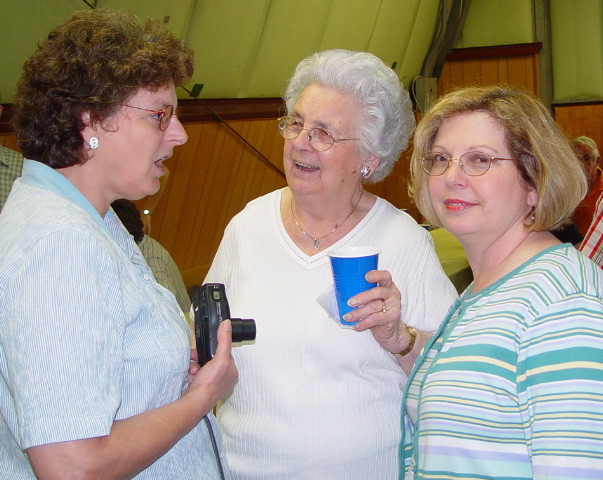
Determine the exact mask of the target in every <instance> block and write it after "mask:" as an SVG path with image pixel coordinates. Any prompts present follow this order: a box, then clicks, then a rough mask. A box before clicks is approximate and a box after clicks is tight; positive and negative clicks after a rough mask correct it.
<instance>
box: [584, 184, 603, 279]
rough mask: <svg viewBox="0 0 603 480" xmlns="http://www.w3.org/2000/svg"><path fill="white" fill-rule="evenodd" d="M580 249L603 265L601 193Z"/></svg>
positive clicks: (602, 195)
mask: <svg viewBox="0 0 603 480" xmlns="http://www.w3.org/2000/svg"><path fill="white" fill-rule="evenodd" d="M580 251H581V252H582V253H583V254H584V255H586V256H587V257H589V258H590V259H591V260H592V261H593V262H595V263H596V264H597V265H599V266H600V267H603V193H601V195H600V196H599V201H598V202H597V209H596V210H595V215H594V217H593V221H592V223H591V224H590V227H589V228H588V230H587V232H586V235H585V236H584V241H583V242H582V243H581V244H580Z"/></svg>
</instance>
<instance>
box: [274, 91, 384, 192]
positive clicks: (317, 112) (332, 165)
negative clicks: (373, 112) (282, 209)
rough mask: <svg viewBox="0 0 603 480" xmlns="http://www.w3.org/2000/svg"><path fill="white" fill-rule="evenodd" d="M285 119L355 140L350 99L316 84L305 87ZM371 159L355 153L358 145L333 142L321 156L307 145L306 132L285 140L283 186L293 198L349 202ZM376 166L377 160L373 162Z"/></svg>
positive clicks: (308, 127) (356, 135) (351, 101)
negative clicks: (315, 195) (284, 182)
mask: <svg viewBox="0 0 603 480" xmlns="http://www.w3.org/2000/svg"><path fill="white" fill-rule="evenodd" d="M289 115H290V116H291V117H293V118H294V119H295V120H296V121H297V122H299V123H300V124H302V125H303V128H305V129H308V130H310V129H312V128H314V127H321V128H323V129H325V130H327V131H328V132H330V133H331V134H332V135H333V136H334V137H335V138H357V137H358V128H357V126H356V121H357V120H358V118H357V117H358V114H357V109H356V105H355V102H354V100H353V98H351V97H350V96H348V95H344V94H342V93H340V92H339V91H337V90H335V89H333V88H330V87H324V86H322V85H318V84H312V85H310V86H308V87H307V88H306V89H305V90H304V91H303V92H302V94H301V95H300V96H299V98H298V100H297V102H296V103H295V105H294V107H293V109H292V110H291V112H289ZM367 159H368V160H369V163H368V165H371V168H372V170H373V171H374V168H375V167H376V163H375V159H374V158H369V155H368V154H366V153H365V154H363V153H361V151H360V150H359V147H358V142H357V141H355V140H347V141H343V142H335V144H333V146H332V147H331V148H329V149H328V150H326V151H324V152H319V151H316V150H315V149H314V148H313V147H312V145H310V142H309V138H308V132H307V130H302V132H301V133H300V134H299V136H298V137H297V138H295V139H294V140H285V147H284V150H283V163H284V168H285V175H286V177H287V183H288V184H289V187H290V188H291V191H292V192H293V193H294V194H295V195H313V194H318V195H320V196H323V197H324V198H325V199H326V198H329V197H331V198H346V199H347V198H348V197H349V198H351V196H352V195H353V193H354V192H356V191H357V190H358V188H359V186H360V185H361V183H362V180H361V178H362V177H361V175H360V169H361V168H362V166H363V165H364V164H365V161H366V160H367ZM377 164H378V160H377Z"/></svg>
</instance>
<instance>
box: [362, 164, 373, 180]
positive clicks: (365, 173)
mask: <svg viewBox="0 0 603 480" xmlns="http://www.w3.org/2000/svg"><path fill="white" fill-rule="evenodd" d="M360 175H362V176H363V177H364V178H368V177H370V176H371V167H369V166H368V165H365V166H364V167H362V168H361V169H360Z"/></svg>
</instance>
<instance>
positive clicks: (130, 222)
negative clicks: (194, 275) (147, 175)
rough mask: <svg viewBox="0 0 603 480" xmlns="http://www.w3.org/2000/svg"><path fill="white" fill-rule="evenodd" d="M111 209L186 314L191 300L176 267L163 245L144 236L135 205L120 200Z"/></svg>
mask: <svg viewBox="0 0 603 480" xmlns="http://www.w3.org/2000/svg"><path fill="white" fill-rule="evenodd" d="M161 178H163V177H161ZM111 208H112V209H113V211H114V212H115V213H116V214H117V216H118V217H119V219H120V220H121V223H123V224H124V227H126V229H127V230H128V232H130V235H132V236H133V237H134V241H135V242H136V245H138V248H140V251H141V253H142V255H143V257H144V258H145V260H146V261H147V263H148V264H149V267H151V271H152V272H153V275H154V276H155V280H157V283H158V284H159V285H162V286H164V287H165V288H167V289H168V290H169V291H170V292H172V293H173V294H174V297H176V300H177V301H178V305H180V308H181V309H182V311H183V312H184V313H185V314H187V312H188V311H189V309H190V307H191V300H190V297H189V295H188V292H187V291H186V286H185V285H184V280H183V279H182V274H181V273H180V270H179V269H178V265H176V262H174V259H173V258H172V256H171V255H170V252H168V251H167V250H166V249H165V248H164V247H163V245H161V244H160V243H159V242H158V241H157V240H155V239H154V238H153V237H151V236H150V235H145V233H144V231H143V230H144V225H143V222H142V219H141V215H140V212H139V210H138V209H137V208H136V204H135V203H134V202H132V201H131V200H127V199H125V198H121V199H119V200H115V201H114V202H113V203H111Z"/></svg>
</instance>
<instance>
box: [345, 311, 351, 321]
mask: <svg viewBox="0 0 603 480" xmlns="http://www.w3.org/2000/svg"><path fill="white" fill-rule="evenodd" d="M343 319H344V320H345V321H346V322H349V321H350V320H351V319H352V315H351V314H349V313H346V314H345V315H344V316H343Z"/></svg>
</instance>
